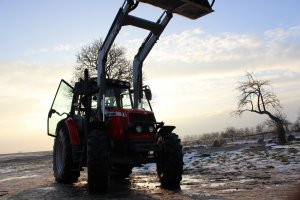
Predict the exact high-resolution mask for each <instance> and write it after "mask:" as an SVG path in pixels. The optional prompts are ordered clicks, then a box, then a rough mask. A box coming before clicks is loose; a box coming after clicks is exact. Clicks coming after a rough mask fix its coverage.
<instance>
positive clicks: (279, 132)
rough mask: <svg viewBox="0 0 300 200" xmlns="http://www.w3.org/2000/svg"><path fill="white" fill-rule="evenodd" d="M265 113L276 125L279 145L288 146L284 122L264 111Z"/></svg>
mask: <svg viewBox="0 0 300 200" xmlns="http://www.w3.org/2000/svg"><path fill="white" fill-rule="evenodd" d="M263 113H264V114H267V115H268V116H269V117H270V118H271V119H272V120H273V121H274V123H275V125H276V134H277V139H278V143H279V144H280V145H283V144H286V143H287V141H286V137H285V129H284V126H283V121H282V120H281V119H280V118H279V117H276V116H274V115H272V114H271V113H270V112H268V111H264V112H263Z"/></svg>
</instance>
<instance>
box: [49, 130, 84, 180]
mask: <svg viewBox="0 0 300 200" xmlns="http://www.w3.org/2000/svg"><path fill="white" fill-rule="evenodd" d="M53 172H54V177H55V180H56V181H57V182H58V183H74V182H76V181H77V180H78V177H79V175H80V172H79V171H77V170H76V168H75V167H74V166H73V158H72V145H71V142H70V138H69V133H68V129H67V128H66V127H65V126H62V127H60V129H59V130H58V133H57V137H56V138H55V140H54V146H53Z"/></svg>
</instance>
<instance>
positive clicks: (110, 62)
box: [73, 39, 132, 83]
mask: <svg viewBox="0 0 300 200" xmlns="http://www.w3.org/2000/svg"><path fill="white" fill-rule="evenodd" d="M102 44H103V41H102V39H99V40H95V41H93V42H91V43H90V44H88V45H86V46H84V47H82V49H81V51H80V52H79V53H78V54H77V55H76V62H77V65H76V66H75V70H74V77H73V82H76V81H77V80H78V79H79V78H82V77H83V71H84V69H85V68H87V69H88V70H89V72H90V75H91V76H96V75H97V69H96V66H97V62H98V51H99V49H100V47H101V46H102ZM125 53H126V50H125V48H124V47H120V46H117V45H115V44H114V45H113V46H112V48H111V50H110V51H109V53H108V57H107V62H106V66H105V67H106V78H108V79H119V80H124V81H129V82H131V83H132V67H131V64H130V61H128V60H127V59H126V57H125Z"/></svg>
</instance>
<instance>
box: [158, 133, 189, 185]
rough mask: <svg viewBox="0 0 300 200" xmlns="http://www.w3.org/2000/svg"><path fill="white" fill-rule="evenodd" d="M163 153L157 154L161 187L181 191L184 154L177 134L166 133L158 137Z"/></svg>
mask: <svg viewBox="0 0 300 200" xmlns="http://www.w3.org/2000/svg"><path fill="white" fill-rule="evenodd" d="M157 142H158V144H159V145H160V146H161V149H162V150H161V151H159V152H157V163H156V167H157V175H158V178H159V181H160V183H161V187H162V188H165V189H170V190H175V189H180V181H181V179H182V173H183V153H182V146H181V144H180V139H179V138H178V136H177V135H176V134H175V133H165V134H163V135H160V136H159V137H158V141H157Z"/></svg>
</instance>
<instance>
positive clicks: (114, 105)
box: [47, 0, 214, 193]
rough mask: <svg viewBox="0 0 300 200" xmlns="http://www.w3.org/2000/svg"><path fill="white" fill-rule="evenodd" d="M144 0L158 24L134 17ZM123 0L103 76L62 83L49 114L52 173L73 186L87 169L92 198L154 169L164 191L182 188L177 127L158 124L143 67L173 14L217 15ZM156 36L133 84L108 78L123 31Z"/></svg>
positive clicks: (177, 3)
mask: <svg viewBox="0 0 300 200" xmlns="http://www.w3.org/2000/svg"><path fill="white" fill-rule="evenodd" d="M139 1H141V2H144V3H148V4H151V5H154V6H157V7H160V8H162V9H164V10H165V11H164V12H163V14H162V15H161V16H160V18H159V19H158V20H157V21H156V22H152V21H149V20H146V19H142V18H139V17H136V16H132V15H130V12H131V11H132V10H134V9H136V8H137V7H138V4H139ZM139 1H134V0H125V1H124V4H123V5H122V7H121V8H120V9H119V11H118V13H117V15H116V17H115V19H114V21H113V23H112V26H111V28H110V30H109V32H108V34H107V36H106V38H105V40H104V42H103V45H102V47H101V48H100V49H99V54H98V62H97V63H98V65H97V71H98V74H97V76H96V77H90V76H89V72H88V70H87V69H86V70H85V71H84V78H83V79H80V80H79V81H78V82H76V83H75V85H74V86H71V85H70V84H69V83H67V82H66V81H64V80H61V82H60V84H59V87H58V89H57V92H56V94H55V98H54V100H53V103H52V106H51V108H50V111H49V114H48V123H47V124H48V135H50V136H53V137H54V138H55V139H54V147H53V171H54V177H55V180H56V181H57V182H58V183H74V182H76V181H77V180H78V178H79V176H80V172H81V171H82V170H83V168H84V167H87V173H88V181H87V182H88V189H89V192H90V193H98V192H105V191H107V190H108V187H109V180H110V179H113V178H116V179H124V178H128V177H129V175H130V174H131V172H132V168H133V167H139V166H141V165H142V164H145V163H156V166H157V174H158V179H159V181H160V183H161V187H162V188H166V189H179V188H180V181H181V179H182V173H183V153H182V146H181V143H180V139H179V138H178V135H177V134H175V133H173V131H174V129H175V126H166V125H165V124H164V123H163V122H157V121H156V118H155V115H154V112H153V110H152V107H151V103H150V102H151V99H152V93H151V90H150V87H149V86H144V85H143V83H142V66H143V61H144V60H145V58H146V57H147V55H148V54H149V52H150V51H151V49H152V47H153V46H154V44H155V43H156V42H157V40H158V39H159V36H160V35H161V33H162V32H163V31H164V29H165V27H166V26H167V25H168V23H169V21H170V20H171V18H172V16H173V14H172V13H177V14H179V15H183V16H186V17H188V18H191V19H196V18H199V17H201V16H203V15H205V14H208V13H210V12H212V11H213V10H212V4H213V3H214V2H212V3H209V2H208V1H207V0H198V1H197V0H161V1H158V0H156V1H151V0H139ZM128 25H130V26H134V27H137V28H142V29H145V30H148V31H149V32H150V33H149V34H148V36H147V37H146V38H145V40H144V42H143V43H142V45H141V46H140V48H139V50H138V53H137V54H136V56H135V57H134V60H133V86H131V84H130V83H129V82H126V81H122V80H115V79H107V78H106V77H107V76H106V69H105V65H106V60H107V55H108V52H109V50H110V48H111V46H112V44H113V42H114V40H115V38H116V36H117V35H118V33H119V31H120V30H121V28H122V27H123V26H128Z"/></svg>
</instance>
